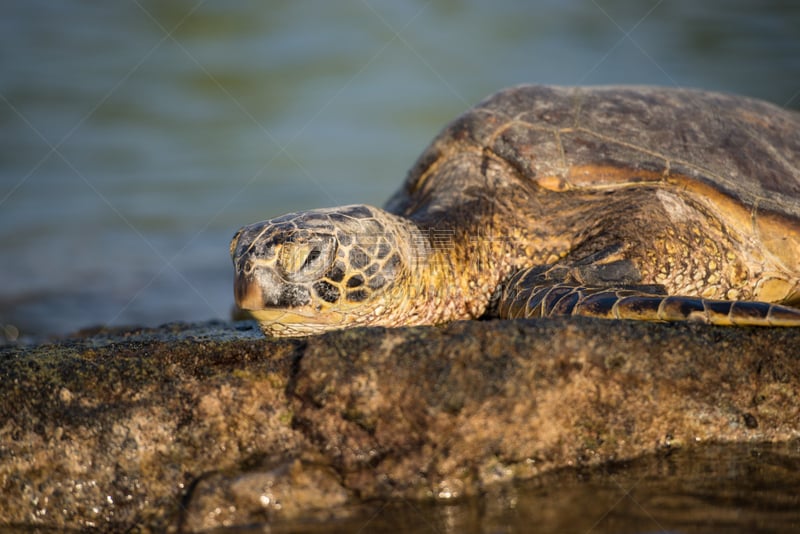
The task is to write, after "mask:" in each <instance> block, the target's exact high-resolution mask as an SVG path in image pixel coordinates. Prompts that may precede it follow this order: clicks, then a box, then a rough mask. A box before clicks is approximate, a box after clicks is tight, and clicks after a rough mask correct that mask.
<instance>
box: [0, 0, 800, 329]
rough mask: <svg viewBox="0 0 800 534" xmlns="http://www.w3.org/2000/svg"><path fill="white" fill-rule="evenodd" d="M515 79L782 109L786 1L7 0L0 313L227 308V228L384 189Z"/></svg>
mask: <svg viewBox="0 0 800 534" xmlns="http://www.w3.org/2000/svg"><path fill="white" fill-rule="evenodd" d="M521 82H541V83H556V84H570V85H574V84H608V83H647V84H659V85H666V86H695V87H703V88H708V89H716V90H722V91H730V92H737V93H743V94H747V95H752V96H756V97H761V98H764V99H767V100H770V101H772V102H775V103H777V104H780V105H786V106H789V107H794V108H798V107H800V2H797V1H794V0H785V1H780V0H725V1H722V0H707V1H704V2H696V1H694V0H630V1H628V0H589V1H584V0H543V1H537V2H532V1H522V0H519V1H517V0H494V1H492V2H478V1H467V0H446V1H445V0H442V1H406V2H397V1H390V0H341V1H337V2H332V1H329V0H316V1H288V0H287V1H270V2H264V1H255V0H205V1H203V0H170V1H169V2H162V1H159V0H122V1H116V2H91V1H87V0H61V1H59V2H51V1H47V0H6V1H5V2H4V4H3V11H2V17H0V281H1V282H2V283H0V327H2V329H4V331H5V332H6V335H7V336H13V335H16V333H17V332H19V333H21V334H22V335H23V336H24V335H49V334H58V333H65V332H69V331H72V330H75V329H77V328H81V327H87V326H90V325H103V324H107V325H118V324H144V325H155V324H160V323H163V322H167V321H173V320H200V319H207V318H226V317H228V316H229V314H230V310H231V306H232V289H231V280H232V268H231V265H230V260H229V258H228V240H229V239H230V237H231V236H232V235H233V233H234V232H235V231H236V229H237V228H238V227H239V226H241V225H243V224H246V223H250V222H254V221H256V220H261V219H265V218H269V217H272V216H275V215H278V214H281V213H284V212H288V211H293V210H299V209H306V208H312V207H321V206H331V205H338V204H347V203H354V202H365V203H373V204H378V205H380V204H382V203H383V201H384V200H385V199H386V198H387V197H388V196H389V195H390V194H391V192H392V191H393V190H394V189H395V188H396V187H398V185H399V184H400V183H401V181H402V179H403V177H404V174H405V172H406V170H407V168H408V167H409V166H410V165H411V163H412V162H413V161H414V159H415V158H416V156H417V155H418V154H419V153H420V151H421V150H422V149H423V148H424V147H425V145H426V144H427V143H428V142H429V141H430V139H431V138H432V137H433V136H434V135H435V134H436V132H437V131H438V130H439V129H440V128H441V127H442V126H443V125H444V124H445V123H446V122H447V121H449V120H450V119H452V118H454V117H455V116H456V115H458V114H459V113H460V112H462V111H463V110H465V109H466V108H467V107H469V106H470V105H472V104H474V103H475V102H477V101H478V100H480V99H481V98H482V97H484V96H486V95H487V94H489V93H491V92H494V91H495V90H497V89H500V88H502V87H505V86H509V85H512V84H517V83H521ZM1 339H2V336H0V340H1Z"/></svg>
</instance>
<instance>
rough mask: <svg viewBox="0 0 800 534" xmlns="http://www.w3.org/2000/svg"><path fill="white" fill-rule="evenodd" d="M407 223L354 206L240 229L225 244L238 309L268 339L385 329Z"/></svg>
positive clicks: (403, 268) (401, 268)
mask: <svg viewBox="0 0 800 534" xmlns="http://www.w3.org/2000/svg"><path fill="white" fill-rule="evenodd" d="M408 224H409V223H407V221H405V220H404V219H401V218H399V217H397V216H394V215H391V214H389V213H387V212H385V211H383V210H380V209H378V208H374V207H371V206H363V205H354V206H344V207H340V208H330V209H321V210H311V211H303V212H297V213H290V214H288V215H283V216H281V217H278V218H275V219H271V220H268V221H263V222H259V223H255V224H252V225H249V226H245V227H244V228H242V229H241V230H239V232H238V233H237V234H236V235H235V236H234V237H233V240H232V241H231V246H230V251H231V257H232V259H233V265H234V270H235V281H234V296H235V299H236V305H237V306H238V307H239V308H241V309H243V310H246V311H247V312H248V313H249V314H250V315H252V316H253V317H254V318H255V319H256V320H258V321H259V323H260V324H261V328H262V329H263V330H264V332H265V333H266V334H269V335H274V336H302V335H310V334H315V333H320V332H323V331H326V330H334V329H338V328H345V327H349V326H357V325H366V324H385V321H383V318H384V317H383V316H384V315H385V314H389V312H390V310H392V309H395V308H397V304H398V303H397V302H393V299H394V300H397V299H396V297H393V295H396V294H397V291H396V289H397V287H398V286H399V285H401V284H403V283H404V281H406V280H407V279H408V278H409V276H410V274H409V269H408V265H407V261H405V260H404V258H406V257H407V254H408V253H409V251H408V250H407V249H408V246H409V244H408V242H407V241H408V240H407V239H404V237H405V236H403V235H402V233H403V226H404V225H408Z"/></svg>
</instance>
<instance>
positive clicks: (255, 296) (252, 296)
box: [233, 273, 264, 310]
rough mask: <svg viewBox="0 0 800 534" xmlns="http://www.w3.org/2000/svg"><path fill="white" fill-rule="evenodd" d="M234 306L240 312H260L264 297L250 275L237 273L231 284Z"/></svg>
mask: <svg viewBox="0 0 800 534" xmlns="http://www.w3.org/2000/svg"><path fill="white" fill-rule="evenodd" d="M233 295H234V299H235V300H236V305H237V306H238V307H239V308H240V309H242V310H260V309H262V308H263V307H264V296H263V294H262V293H261V288H260V287H259V285H258V283H257V282H256V280H255V279H254V278H253V276H251V275H246V274H244V273H238V274H237V275H236V280H235V281H234V283H233Z"/></svg>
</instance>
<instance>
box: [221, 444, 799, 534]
mask: <svg viewBox="0 0 800 534" xmlns="http://www.w3.org/2000/svg"><path fill="white" fill-rule="evenodd" d="M798 445H800V444H798V443H793V444H780V445H769V444H729V445H720V444H716V445H705V446H701V447H696V448H687V449H681V450H677V451H672V452H671V453H669V454H666V455H664V454H659V455H657V456H645V457H642V458H638V459H636V460H633V461H630V462H623V463H619V464H616V465H605V466H603V467H600V468H584V469H581V470H576V469H564V470H560V471H556V472H552V473H549V474H547V475H544V476H542V477H541V478H538V479H535V480H532V481H527V482H521V483H519V484H517V485H515V486H513V487H508V486H503V487H498V488H487V493H486V494H485V495H483V496H481V497H477V498H474V499H465V500H460V501H457V502H453V503H450V504H444V505H443V504H438V505H434V504H430V503H420V502H413V501H409V500H401V501H395V502H388V503H387V502H383V503H375V504H373V505H370V504H367V505H365V506H364V507H363V508H365V509H364V510H359V511H358V512H356V513H354V514H352V515H351V516H349V517H345V518H343V519H340V520H338V521H331V520H330V519H328V520H325V521H319V522H312V521H308V520H306V521H299V522H293V523H290V524H288V525H285V526H284V525H270V526H269V527H268V528H269V531H270V532H276V533H283V532H292V533H300V532H303V533H309V534H311V533H314V534H327V533H329V532H352V533H358V532H370V533H387V534H389V533H392V534H399V533H430V534H437V533H438V534H445V533H446V534H450V533H453V534H456V533H458V534H461V533H474V534H479V533H492V534H512V533H518V532H519V533H528V532H536V533H538V534H550V533H553V534H556V533H558V534H561V533H577V534H605V533H614V534H625V533H631V534H644V533H651V534H701V533H708V534H719V533H726V534H755V533H771V534H772V533H782V532H786V533H789V532H798V531H800V475H799V474H798V473H800V448H798ZM232 531H234V530H232ZM235 531H236V532H254V531H259V530H258V529H257V528H254V529H251V530H247V529H240V530H235Z"/></svg>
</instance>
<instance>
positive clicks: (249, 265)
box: [242, 260, 254, 274]
mask: <svg viewBox="0 0 800 534" xmlns="http://www.w3.org/2000/svg"><path fill="white" fill-rule="evenodd" d="M253 269H254V266H253V262H251V261H250V260H247V261H246V262H244V265H242V272H243V273H244V274H251V273H252V272H253Z"/></svg>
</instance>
